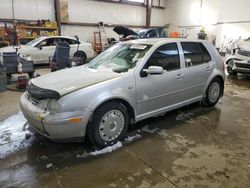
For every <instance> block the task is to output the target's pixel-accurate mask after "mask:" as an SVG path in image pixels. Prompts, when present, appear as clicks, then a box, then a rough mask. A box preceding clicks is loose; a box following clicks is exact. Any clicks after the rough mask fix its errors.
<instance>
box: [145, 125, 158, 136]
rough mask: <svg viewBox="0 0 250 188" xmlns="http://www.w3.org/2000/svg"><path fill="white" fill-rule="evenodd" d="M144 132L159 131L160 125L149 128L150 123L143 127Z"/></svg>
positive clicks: (152, 132)
mask: <svg viewBox="0 0 250 188" xmlns="http://www.w3.org/2000/svg"><path fill="white" fill-rule="evenodd" d="M141 130H142V131H143V132H147V133H150V134H154V133H155V132H157V131H158V130H159V128H158V127H156V128H154V129H149V128H148V125H146V126H145V127H143V128H142V129H141Z"/></svg>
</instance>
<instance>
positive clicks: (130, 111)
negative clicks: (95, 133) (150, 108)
mask: <svg viewBox="0 0 250 188" xmlns="http://www.w3.org/2000/svg"><path fill="white" fill-rule="evenodd" d="M110 102H118V103H120V104H122V105H124V106H125V107H126V108H127V110H128V114H129V121H130V123H133V122H134V120H135V110H134V108H133V107H132V105H131V104H130V103H129V102H128V101H127V100H125V99H122V98H108V99H106V100H104V101H102V102H101V103H99V104H97V105H96V106H95V107H94V109H93V112H92V115H91V118H90V119H89V122H90V121H91V120H92V117H93V114H94V113H95V111H96V110H97V109H98V108H99V107H100V106H102V105H104V104H107V103H110ZM89 122H88V125H89ZM87 129H88V128H87Z"/></svg>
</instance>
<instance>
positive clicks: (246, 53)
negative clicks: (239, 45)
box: [238, 50, 250, 56]
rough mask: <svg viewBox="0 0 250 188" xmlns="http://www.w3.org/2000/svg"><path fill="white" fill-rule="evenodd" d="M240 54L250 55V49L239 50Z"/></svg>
mask: <svg viewBox="0 0 250 188" xmlns="http://www.w3.org/2000/svg"><path fill="white" fill-rule="evenodd" d="M238 54H240V55H243V56H250V51H246V50H239V52H238Z"/></svg>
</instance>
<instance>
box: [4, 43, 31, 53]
mask: <svg viewBox="0 0 250 188" xmlns="http://www.w3.org/2000/svg"><path fill="white" fill-rule="evenodd" d="M20 47H21V48H20V49H18V52H19V53H23V52H26V51H28V50H29V49H31V48H32V47H31V46H26V45H20ZM15 51H16V49H14V48H13V46H7V47H3V48H0V52H1V53H3V52H15Z"/></svg>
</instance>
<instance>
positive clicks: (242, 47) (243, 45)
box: [239, 41, 250, 51]
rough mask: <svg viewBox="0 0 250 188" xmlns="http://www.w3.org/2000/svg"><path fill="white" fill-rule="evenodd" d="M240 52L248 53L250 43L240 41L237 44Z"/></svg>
mask: <svg viewBox="0 0 250 188" xmlns="http://www.w3.org/2000/svg"><path fill="white" fill-rule="evenodd" d="M239 48H240V50H244V51H250V42H248V41H242V42H240V43H239Z"/></svg>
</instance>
